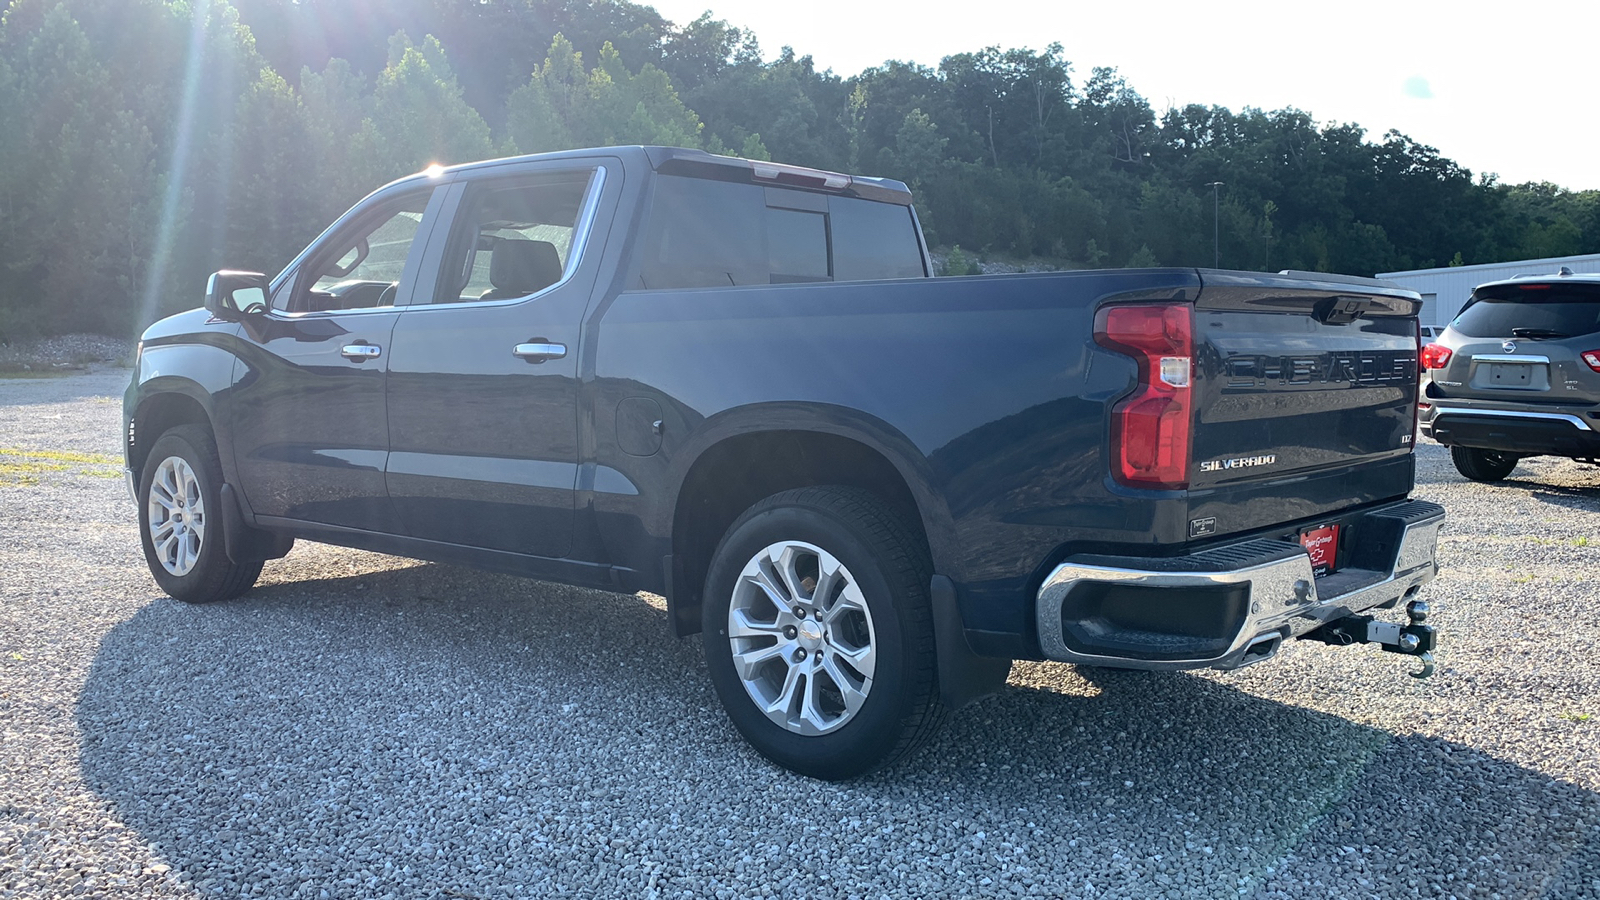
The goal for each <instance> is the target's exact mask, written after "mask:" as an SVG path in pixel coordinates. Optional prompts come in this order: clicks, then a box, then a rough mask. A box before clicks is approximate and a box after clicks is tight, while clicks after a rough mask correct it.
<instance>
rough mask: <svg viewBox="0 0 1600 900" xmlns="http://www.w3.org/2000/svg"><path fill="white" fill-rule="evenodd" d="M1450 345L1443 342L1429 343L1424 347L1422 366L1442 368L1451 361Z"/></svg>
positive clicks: (1425, 367)
mask: <svg viewBox="0 0 1600 900" xmlns="http://www.w3.org/2000/svg"><path fill="white" fill-rule="evenodd" d="M1451 352H1452V351H1451V350H1450V348H1449V347H1446V346H1444V345H1443V344H1429V345H1428V346H1426V347H1423V348H1422V367H1423V368H1424V369H1442V368H1444V367H1445V366H1446V365H1447V364H1448V363H1449V362H1450V353H1451Z"/></svg>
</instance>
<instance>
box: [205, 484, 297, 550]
mask: <svg viewBox="0 0 1600 900" xmlns="http://www.w3.org/2000/svg"><path fill="white" fill-rule="evenodd" d="M221 493H222V520H223V521H222V547H223V549H224V550H226V551H227V552H228V559H230V560H233V562H234V563H235V564H241V563H247V562H255V561H256V560H262V559H281V558H282V557H285V556H288V555H289V551H290V550H292V549H294V538H292V537H290V536H289V535H286V534H278V533H277V532H274V531H264V530H262V529H260V528H252V527H251V526H249V525H246V524H245V521H244V514H243V513H241V512H240V511H239V495H238V494H237V493H236V492H235V491H234V489H233V485H231V484H228V483H226V482H224V483H223V485H222V491H221Z"/></svg>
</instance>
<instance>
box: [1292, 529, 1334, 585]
mask: <svg viewBox="0 0 1600 900" xmlns="http://www.w3.org/2000/svg"><path fill="white" fill-rule="evenodd" d="M1300 546H1302V547H1304V548H1306V555H1307V556H1309V557H1311V573H1312V574H1313V575H1315V576H1317V577H1318V578H1321V577H1322V576H1324V575H1327V574H1329V573H1330V572H1335V571H1337V570H1338V568H1339V526H1337V525H1324V526H1322V527H1321V528H1313V529H1311V530H1310V531H1303V532H1301V533H1300Z"/></svg>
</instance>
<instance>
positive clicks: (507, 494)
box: [387, 160, 622, 559]
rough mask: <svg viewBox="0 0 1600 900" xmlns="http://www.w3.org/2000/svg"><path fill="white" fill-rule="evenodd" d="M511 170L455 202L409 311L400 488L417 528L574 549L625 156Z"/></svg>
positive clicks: (403, 320) (394, 400)
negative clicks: (607, 253) (587, 414)
mask: <svg viewBox="0 0 1600 900" xmlns="http://www.w3.org/2000/svg"><path fill="white" fill-rule="evenodd" d="M504 171H505V170H504V169H496V170H494V172H495V174H494V177H479V178H477V179H475V180H471V181H468V182H467V183H466V185H465V186H464V188H463V189H462V190H461V193H460V195H459V197H458V198H455V199H454V200H453V203H452V205H453V207H454V214H453V216H452V218H453V224H452V226H451V228H450V236H449V241H448V243H447V244H445V245H444V251H443V253H442V254H441V258H440V261H439V263H438V267H437V268H438V272H439V275H438V283H437V284H436V285H431V286H429V288H428V289H422V290H419V291H417V293H416V294H415V296H414V298H413V300H412V303H411V305H410V306H409V307H408V308H407V309H406V310H405V311H404V312H403V313H401V315H400V317H399V319H398V321H397V322H396V325H395V329H394V335H393V337H392V338H391V340H390V344H391V347H392V352H391V354H390V357H389V381H388V418H389V438H390V454H389V459H388V475H387V484H388V490H389V494H390V496H391V497H392V498H393V502H394V505H395V509H396V511H397V513H398V516H399V521H400V523H401V525H402V526H403V527H404V529H405V533H406V534H409V535H411V536H413V537H417V538H423V539H426V540H431V541H440V542H445V543H450V544H460V545H466V546H470V547H474V548H480V549H488V550H500V551H507V552H511V553H517V554H521V555H525V556H537V557H546V558H552V559H559V558H563V557H565V556H567V555H568V554H569V552H570V550H571V547H572V535H573V521H574V518H575V511H574V501H575V497H576V484H577V478H578V463H579V451H578V345H579V329H580V325H581V323H582V320H583V314H584V310H585V308H586V307H587V306H588V303H589V298H590V296H591V293H592V291H593V289H594V285H595V283H596V280H597V277H598V272H599V264H598V263H599V259H598V257H599V253H598V250H599V247H598V246H595V245H594V244H595V243H598V242H594V241H592V238H593V236H594V235H595V234H597V233H603V230H604V229H603V228H601V227H600V220H602V219H604V220H607V221H608V220H609V217H610V211H611V210H612V209H614V207H615V205H616V194H617V191H618V190H619V189H620V186H621V180H622V178H621V167H620V165H619V164H618V163H617V162H616V161H615V160H604V161H595V162H581V161H563V162H561V163H538V164H532V165H526V166H519V167H516V168H515V169H513V170H512V173H511V174H500V173H503V172H504ZM430 255H431V254H430Z"/></svg>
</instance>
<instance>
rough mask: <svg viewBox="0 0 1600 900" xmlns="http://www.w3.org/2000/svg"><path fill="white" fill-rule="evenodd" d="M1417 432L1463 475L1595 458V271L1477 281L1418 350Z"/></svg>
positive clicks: (1599, 380) (1598, 419)
mask: <svg viewBox="0 0 1600 900" xmlns="http://www.w3.org/2000/svg"><path fill="white" fill-rule="evenodd" d="M1422 368H1423V383H1422V399H1421V402H1420V403H1419V404H1418V411H1417V412H1418V421H1419V422H1420V423H1421V425H1422V433H1423V434H1424V435H1427V436H1428V437H1431V438H1433V439H1434V440H1436V441H1438V442H1439V443H1441V444H1445V445H1447V446H1448V447H1449V448H1450V457H1451V459H1452V460H1454V461H1455V464H1456V468H1457V469H1459V470H1460V471H1461V474H1462V475H1465V476H1466V477H1468V478H1471V479H1472V480H1474V481H1499V480H1501V479H1502V478H1505V477H1506V476H1507V475H1510V474H1511V470H1512V469H1514V468H1516V465H1517V460H1519V459H1521V458H1523V457H1525V456H1567V457H1571V458H1573V459H1577V460H1582V461H1584V462H1589V463H1595V462H1596V460H1597V459H1600V433H1597V432H1596V430H1595V429H1596V428H1600V275H1587V274H1586V275H1574V274H1573V273H1572V272H1571V270H1569V269H1567V268H1565V267H1563V268H1562V269H1561V271H1560V272H1559V273H1558V274H1555V275H1540V276H1519V277H1517V278H1512V279H1509V280H1507V281H1492V282H1489V283H1488V284H1482V285H1479V286H1478V288H1477V289H1476V290H1474V291H1473V292H1472V297H1471V298H1470V299H1469V300H1468V301H1467V305H1466V306H1465V307H1463V308H1462V310H1461V314H1460V315H1458V316H1456V318H1455V321H1453V322H1451V323H1450V326H1449V327H1448V328H1446V329H1445V332H1444V334H1443V335H1441V336H1440V337H1439V339H1438V340H1437V341H1435V342H1434V343H1432V344H1429V345H1427V346H1426V347H1423V348H1422Z"/></svg>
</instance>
